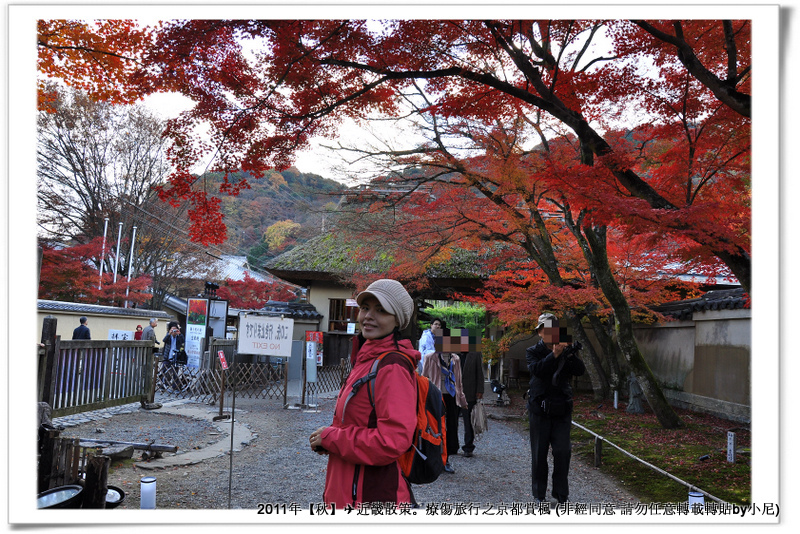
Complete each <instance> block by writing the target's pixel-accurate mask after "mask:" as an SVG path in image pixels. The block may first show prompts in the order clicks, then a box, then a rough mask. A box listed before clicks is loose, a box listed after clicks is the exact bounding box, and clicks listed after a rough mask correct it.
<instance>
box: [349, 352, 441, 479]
mask: <svg viewBox="0 0 800 534" xmlns="http://www.w3.org/2000/svg"><path fill="white" fill-rule="evenodd" d="M389 354H400V355H402V356H404V357H405V358H407V359H408V360H409V361H410V363H411V367H410V371H411V373H412V374H413V375H414V377H415V378H416V382H417V424H416V426H415V428H414V437H413V440H412V442H411V447H410V448H409V449H408V450H407V451H406V452H405V453H403V455H402V456H401V457H400V458H399V459H398V462H399V463H400V469H402V471H403V475H404V476H405V477H406V479H407V480H408V481H409V482H411V483H413V484H429V483H431V482H433V481H434V480H436V479H437V478H439V475H440V474H442V471H444V465H445V463H447V447H446V446H445V443H446V442H445V439H446V430H445V420H444V418H445V409H444V399H443V398H442V392H441V391H440V390H439V388H437V387H436V386H435V385H434V384H432V383H431V381H430V380H429V379H428V377H425V376H422V375H420V374H418V373H417V372H416V370H415V369H416V365H415V362H414V361H413V359H412V358H411V357H410V356H408V355H406V354H403V353H402V352H395V351H390V352H384V353H383V354H381V355H380V356H378V357H377V358H376V359H375V363H373V364H372V370H371V371H370V372H369V374H367V375H365V376H362V377H361V378H359V379H358V380H357V381H356V382H355V383H354V384H353V389H352V391H351V392H350V393H349V394H348V396H347V399H346V400H345V405H344V407H343V408H342V418H344V410H345V409H346V408H347V401H349V400H350V399H351V398H352V396H353V395H355V394H356V392H357V391H358V389H359V388H360V387H361V386H362V385H364V384H368V385H367V392H368V394H369V402H370V404H372V409H373V410H374V409H375V394H374V391H375V378H376V377H377V376H378V365H379V364H380V363H381V360H383V358H384V357H385V356H388V355H389Z"/></svg>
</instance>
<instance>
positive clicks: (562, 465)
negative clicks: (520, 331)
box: [525, 313, 586, 503]
mask: <svg viewBox="0 0 800 534" xmlns="http://www.w3.org/2000/svg"><path fill="white" fill-rule="evenodd" d="M561 330H562V329H560V328H559V325H558V319H557V318H556V317H555V316H554V315H553V314H550V313H543V314H542V315H540V316H539V322H538V325H537V326H536V333H537V334H538V335H539V342H538V343H537V344H536V345H533V346H532V347H528V349H527V350H526V351H525V360H526V362H527V364H528V371H530V374H531V382H530V389H529V390H528V414H529V418H530V440H531V491H532V492H533V497H534V498H535V499H536V500H537V501H540V502H541V501H544V500H545V493H546V491H547V475H548V465H547V452H548V450H549V449H550V448H552V450H553V488H552V492H551V495H552V496H553V497H554V498H555V499H556V500H557V501H558V502H559V503H564V502H567V501H568V499H569V484H568V481H567V475H568V474H569V461H570V458H571V456H572V444H571V443H570V429H571V426H572V404H573V402H572V387H571V386H570V383H569V381H570V379H571V378H572V377H573V376H581V375H582V374H583V373H584V372H585V371H586V367H585V366H584V364H583V361H581V359H580V358H579V357H578V349H580V343H575V344H574V345H570V344H569V343H568V342H565V339H566V337H567V336H562V335H561Z"/></svg>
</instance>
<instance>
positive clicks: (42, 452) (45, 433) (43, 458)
mask: <svg viewBox="0 0 800 534" xmlns="http://www.w3.org/2000/svg"><path fill="white" fill-rule="evenodd" d="M59 433H60V432H59V431H58V430H43V429H39V470H38V478H37V480H38V484H37V491H38V492H39V493H41V492H43V491H47V490H49V489H50V477H51V475H52V472H53V452H54V450H53V449H54V447H55V440H56V438H58V435H59Z"/></svg>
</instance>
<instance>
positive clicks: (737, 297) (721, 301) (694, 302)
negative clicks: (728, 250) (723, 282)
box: [653, 288, 750, 319]
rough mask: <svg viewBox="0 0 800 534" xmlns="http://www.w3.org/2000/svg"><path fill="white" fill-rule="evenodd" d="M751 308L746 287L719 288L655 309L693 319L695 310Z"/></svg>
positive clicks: (680, 317) (666, 313) (681, 317)
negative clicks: (700, 295)
mask: <svg viewBox="0 0 800 534" xmlns="http://www.w3.org/2000/svg"><path fill="white" fill-rule="evenodd" d="M749 308H750V295H748V294H747V293H746V292H745V290H744V289H742V288H736V289H718V290H713V291H709V292H708V293H706V294H705V295H703V296H702V297H699V298H695V299H687V300H679V301H676V302H668V303H666V304H661V305H660V306H654V307H653V309H654V310H655V311H657V312H659V313H662V314H664V315H667V316H669V317H674V318H676V319H691V318H692V314H693V313H694V312H703V311H713V310H741V309H749Z"/></svg>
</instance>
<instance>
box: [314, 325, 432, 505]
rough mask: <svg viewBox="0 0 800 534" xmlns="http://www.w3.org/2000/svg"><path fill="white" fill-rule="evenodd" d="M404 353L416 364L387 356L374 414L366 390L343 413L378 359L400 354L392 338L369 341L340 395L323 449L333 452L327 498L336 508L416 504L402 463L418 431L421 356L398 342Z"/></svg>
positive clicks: (378, 382) (379, 378)
mask: <svg viewBox="0 0 800 534" xmlns="http://www.w3.org/2000/svg"><path fill="white" fill-rule="evenodd" d="M399 345H400V350H399V352H403V353H405V354H408V355H410V356H412V357H413V358H414V361H415V364H414V368H413V369H412V367H411V363H410V361H409V360H408V358H406V357H405V356H400V355H396V356H386V357H385V358H384V359H383V361H382V362H381V365H380V366H379V368H378V376H377V378H376V379H375V409H374V413H373V408H372V405H371V404H370V400H369V394H368V393H367V385H366V384H365V385H364V386H363V387H361V388H360V389H359V390H358V392H357V393H356V394H355V395H354V396H353V397H352V398H351V399H350V400H349V401H348V402H347V409H346V411H345V419H344V421H342V408H343V406H344V402H345V399H347V396H348V394H349V393H350V392H351V391H352V386H353V383H354V382H355V381H356V380H358V379H360V378H361V377H363V376H365V375H367V374H369V372H370V371H371V370H372V364H373V362H374V360H375V358H377V357H378V356H380V355H381V354H382V353H384V352H387V351H397V348H396V347H395V344H394V338H393V336H388V337H385V338H383V339H377V340H367V341H366V342H365V343H364V344H363V345H362V346H361V349H360V350H359V351H358V354H357V355H356V357H355V363H354V364H353V370H352V371H351V372H350V375H349V376H348V378H347V381H346V383H345V385H344V387H342V389H341V391H339V397H338V398H337V400H336V409H335V410H334V414H333V423H332V424H331V426H329V427H328V428H327V429H325V431H324V432H323V433H322V436H321V437H322V446H323V447H324V448H325V449H326V450H327V451H328V452H329V456H328V471H327V474H326V476H325V493H324V495H323V498H324V500H325V503H326V504H328V505H331V504H334V505H336V508H343V507H345V506H346V505H348V504H349V505H352V506H355V505H356V504H358V503H362V502H393V503H409V502H411V491H410V488H409V485H408V482H406V480H405V478H403V474H402V471H401V470H400V466H399V464H398V463H397V459H398V458H399V457H400V456H401V455H402V454H403V453H404V452H406V451H407V450H408V448H409V447H410V446H411V439H412V434H413V431H414V427H415V425H416V418H417V413H416V407H417V399H416V395H417V390H416V387H417V386H416V378H415V377H414V376H412V374H411V372H412V371H414V370H415V369H416V362H419V359H420V354H419V352H418V351H416V350H414V348H413V346H412V345H411V342H410V341H408V340H402V341H400V342H399Z"/></svg>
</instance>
